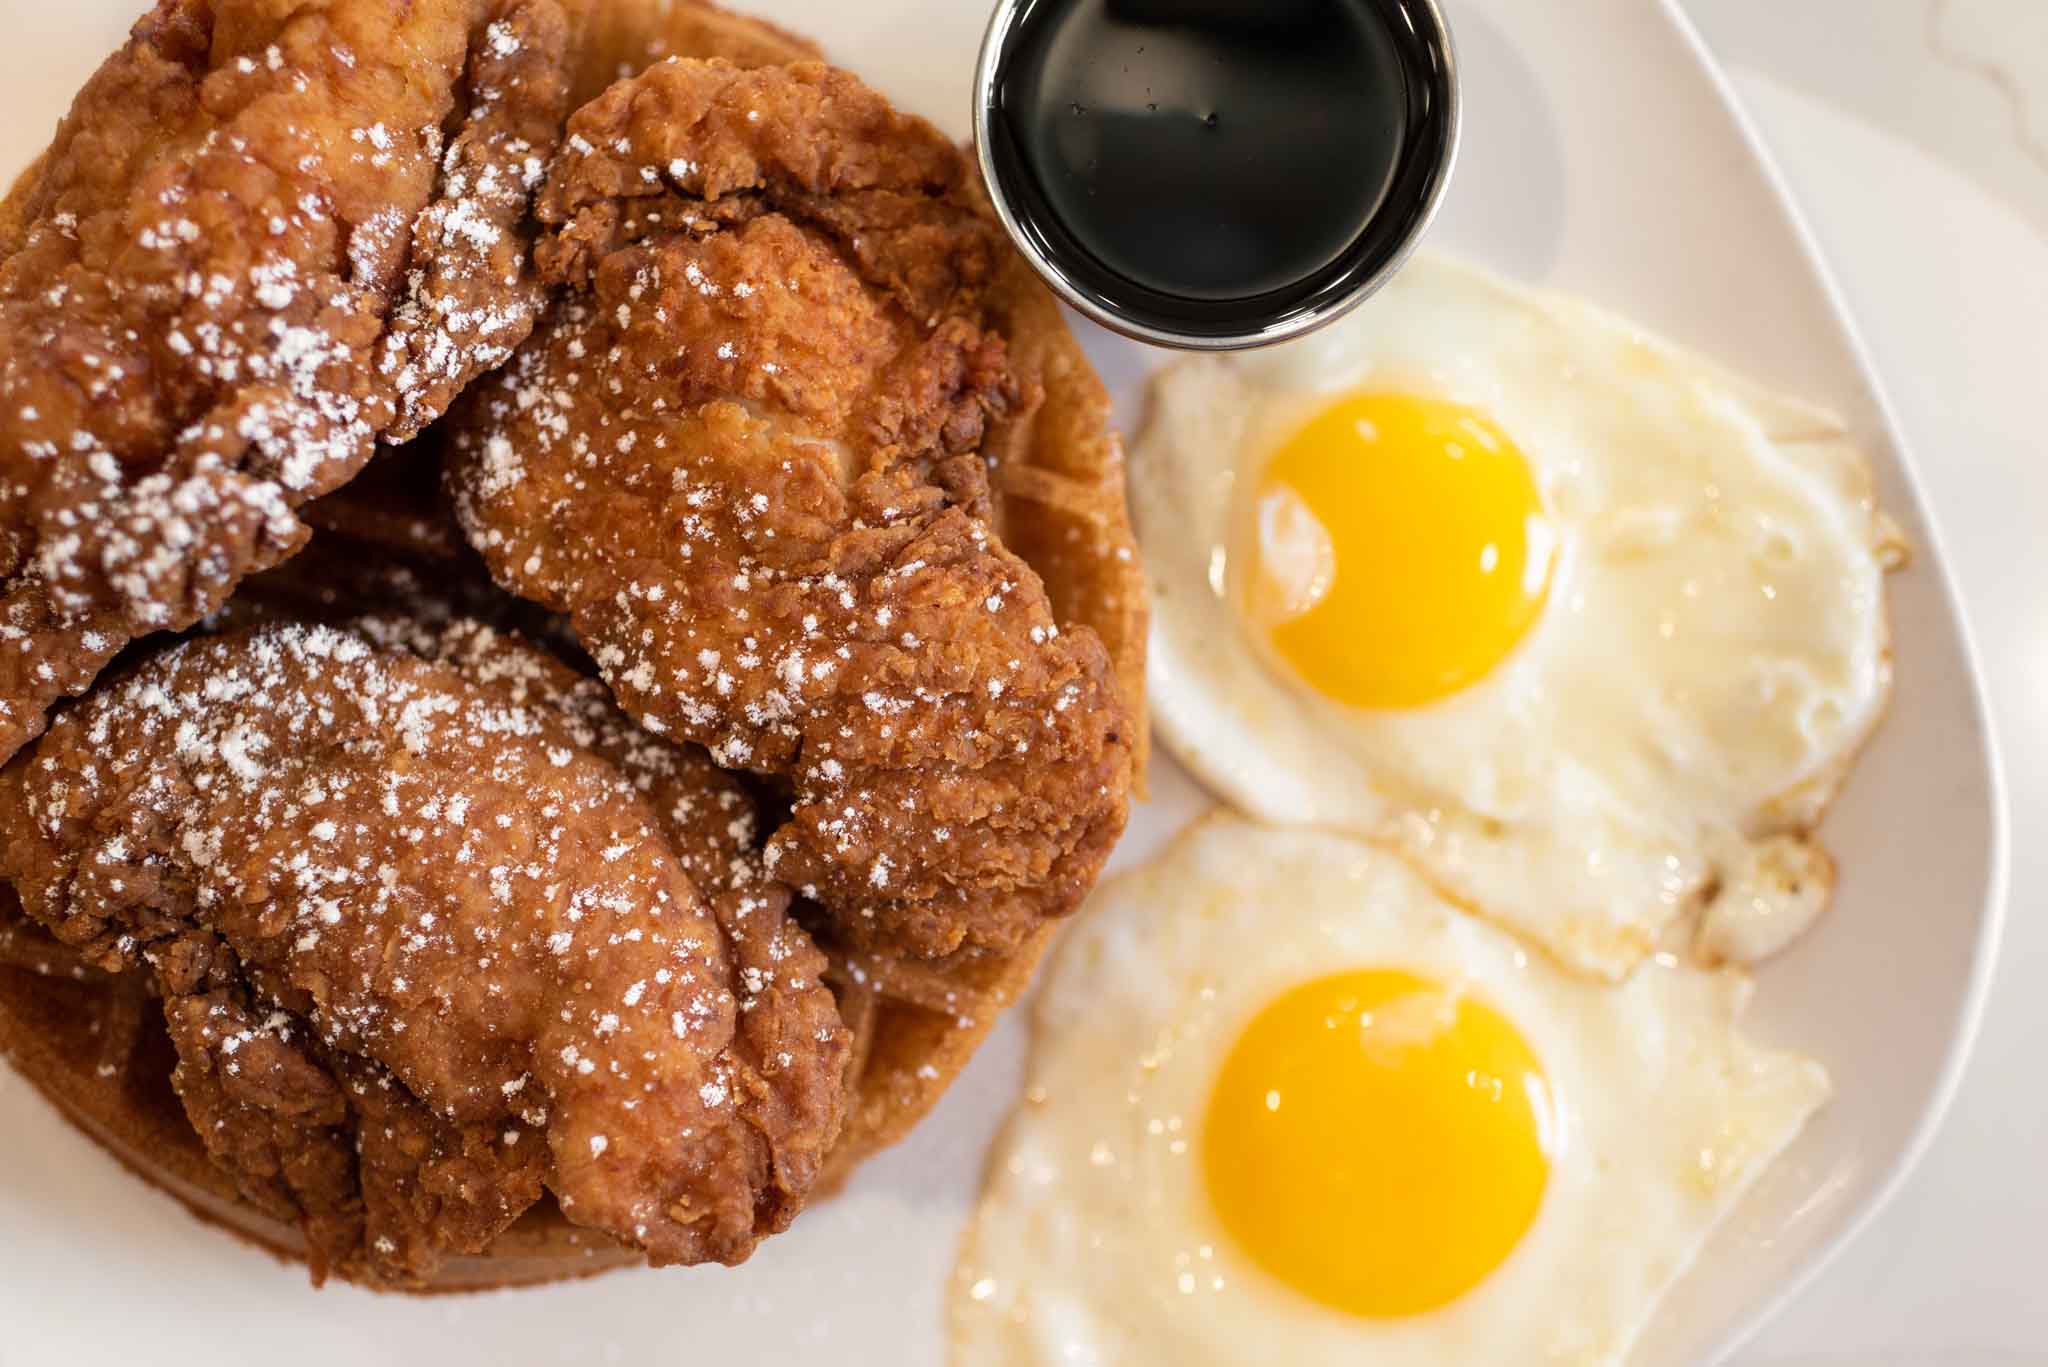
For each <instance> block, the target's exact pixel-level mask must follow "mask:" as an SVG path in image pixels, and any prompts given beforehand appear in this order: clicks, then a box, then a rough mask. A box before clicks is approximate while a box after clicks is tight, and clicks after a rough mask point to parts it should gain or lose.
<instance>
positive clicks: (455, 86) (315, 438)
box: [0, 0, 570, 758]
mask: <svg viewBox="0 0 2048 1367" xmlns="http://www.w3.org/2000/svg"><path fill="white" fill-rule="evenodd" d="M569 3H570V0H306V2H305V3H300V4H295V5H291V6H282V5H277V4H273V3H267V2H266V0H160V3H159V4H158V5H157V7H156V8H155V10H153V11H152V12H151V13H150V14H148V15H146V16H145V17H144V18H143V19H142V20H141V21H140V22H139V23H138V24H137V25H136V26H135V29H134V32H133V34H132V36H131V37H130V39H129V42H128V44H127V45H126V47H124V48H123V49H122V50H121V51H120V52H118V53H116V54H115V55H114V56H113V57H112V58H110V59H109V60H108V61H107V62H106V64H105V65H104V66H102V67H101V68H100V70H99V71H98V73H97V74H95V75H94V76H93V78H92V80H91V81H90V82H89V83H88V84H87V85H86V87H85V88H84V90H82V91H81V92H80V94H79V96H78V98H77V100H76V101H75V102H74V104H73V106H72V109H71V112H70V113H69V115H68V116H67V117H66V118H65V120H64V122H63V124H62V125H61V127H60V128H59V129H58V132H57V137H56V140H55V142H54V143H53V145H52V146H51V147H50V149H49V151H48V152H47V153H45V155H44V156H43V157H42V159H41V160H40V161H39V162H38V163H37V164H36V166H35V167H33V168H31V170H30V172H29V174H28V175H26V176H25V177H24V178H23V180H22V181H21V182H20V184H18V185H17V186H16V188H15V190H14V192H13V194H12V195H10V196H9V198H8V200H7V202H6V204H5V205H4V206H0V758H4V757H5V756H7V755H11V754H12V753H13V752H14V751H15V750H17V749H18V748H20V746H21V745H22V744H23V743H24V742H25V741H27V740H29V739H30V738H32V737H33V736H34V735H36V734H37V732H38V731H40V730H41V728H42V725H43V721H44V717H45V714H46V713H47V711H48V709H49V707H50V705H51V704H52V703H53V702H55V701H56V700H58V699H60V698H62V697H63V696H65V695H67V694H75V693H78V692H80V691H82V690H83V689H84V688H85V687H86V686H87V685H89V684H90V683H91V681H92V679H93V678H94V677H95V675H97V673H98V672H99V671H100V669H101V668H103V667H104V666H105V665H106V663H107V662H108V661H109V660H111V659H112V658H113V657H114V656H115V655H116V654H118V653H119V652H120V651H121V650H122V649H123V647H124V646H126V644H127V643H128V642H129V641H130V640H131V639H133V638H135V637H137V636H139V635H142V634H145V633H148V632H152V631H157V630H164V629H176V628H182V627H184V626H188V625H190V624H191V623H192V622H194V621H196V620H198V619H199V618H201V617H203V616H204V615H206V614H207V613H209V612H211V611H213V610H215V609H216V608H218V607H220V605H221V604H222V603H223V602H224V601H225V600H226V599H227V597H228V596H229V594H231V593H232V592H233V590H234V588H235V586H236V585H237V584H238V583H240V582H241V580H242V579H243V578H244V577H246V576H247V575H249V574H251V573H253V572H256V571H260V570H262V569H265V568H267V567H269V566H271V565H273V564H275V563H277V562H278V561H279V560H281V559H283V558H284V557H286V556H288V555H290V554H291V553H292V552H293V551H295V550H296V549H297V548H298V547H299V545H300V544H301V543H302V542H303V540H304V538H305V528H304V526H303V524H302V523H301V522H300V520H299V519H298V517H297V515H296V513H297V509H298V508H299V507H300V506H301V505H302V504H303V503H305V502H306V501H307V500H308V499H311V498H313V497H316V496H317V495H319V494H321V493H324V492H326V491H327V490H329V489H332V488H334V487H335V486H337V485H339V484H341V483H342V482H344V481H346V480H348V479H349V478H350V477H352V476H353V475H354V474H355V473H356V472H357V471H358V470H360V469H361V468H362V466H363V465H364V463H365V462H366V461H367V460H368V459H369V458H370V455H371V453H372V452H373V450H374V449H375V448H376V445H377V443H378V442H379V441H380V440H382V441H393V442H396V441H403V440H405V439H406V438H408V437H410V436H411V435H413V434H415V433H417V432H418V431H419V430H420V429H421V428H423V427H425V426H426V425H427V424H428V423H429V422H431V421H432V420H433V419H434V418H435V417H436V416H438V414H439V413H440V412H441V410H442V409H443V408H444V407H445V406H446V405H447V403H448V401H449V399H450V398H452V397H453V395H454V394H455V393H456V392H457V391H459V390H460V389H461V388H462V386H463V385H464V384H466V383H467V382H468V381H469V380H470V379H471V378H472V377H474V376H475V375H477V374H478V373H480V372H482V371H484V370H487V369H489V368H490V367H492V366H495V365H497V364H499V363H500V362H502V361H503V360H504V359H505V357H506V356H507V355H508V354H509V353H510V351H511V349H512V348H513V347H514V346H516V345H517V344H518V343H519V342H520V341H521V340H522V339H523V338H524V337H525V335H526V333H527V332H528V330H529V329H530V328H531V326H532V322H533V318H534V316H535V312H536V309H537V306H538V304H539V302H540V294H539V289H538V284H537V282H536V281H535V280H534V279H533V278H532V275H531V272H530V271H529V269H528V258H529V250H528V249H529V241H528V232H527V223H528V207H529V200H530V196H531V193H532V191H533V189H534V187H535V186H536V185H537V184H538V183H539V180H540V177H541V174H542V171H543V169H544V167H545V166H546V164H547V161H548V158H549V156H550V155H551V154H552V153H553V151H554V149H555V145H556V141H557V139H558V138H559V136H560V130H561V124H562V120H563V118H564V117H565V115H566V113H567V102H568V100H569V78H568V69H567V61H568V52H567V44H568V41H569V36H570V26H569V21H568V17H567V14H566V11H565V6H566V5H567V4H569Z"/></svg>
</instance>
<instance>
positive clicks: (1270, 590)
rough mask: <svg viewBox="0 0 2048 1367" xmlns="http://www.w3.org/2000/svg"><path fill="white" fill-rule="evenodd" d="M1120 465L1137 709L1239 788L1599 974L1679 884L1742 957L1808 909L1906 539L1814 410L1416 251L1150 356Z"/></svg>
mask: <svg viewBox="0 0 2048 1367" xmlns="http://www.w3.org/2000/svg"><path fill="white" fill-rule="evenodd" d="M1131 462H1132V497H1133V507H1134V512H1135V514H1136V520H1137V524H1138V532H1139V538H1140V540H1141V542H1142V543H1143V549H1144V552H1145V557H1146V563H1147V566H1148V568H1149V570H1150V573H1151V576H1152V582H1153V586H1154V604H1153V608H1154V617H1153V620H1154V624H1155V625H1154V630H1153V636H1152V650H1151V668H1150V672H1149V678H1148V685H1149V691H1150V697H1151V702H1152V707H1153V711H1154V715H1155V717H1156V718H1157V721H1158V724H1159V727H1160V731H1161V734H1162V736H1163V737H1164V739H1165V740H1166V742H1167V743H1168V745H1169V747H1170V748H1171V749H1172V750H1173V751H1174V752H1175V753H1176V754H1177V755H1178V756H1179V757H1180V758H1181V759H1182V760H1183V761H1185V762H1186V763H1187V764H1188V765H1189V767H1190V768H1192V769H1194V770H1195V771H1196V772H1197V773H1198V774H1199V775H1201V776H1202V777H1203V778H1204V779H1205V780H1207V781H1208V782H1209V783H1210V784H1211V785H1212V786H1213V787H1215V788H1216V789H1217V790H1219V791H1220V792H1221V793H1223V794H1224V795H1225V796H1227V797H1229V798H1230V799H1231V800H1232V801H1233V802H1234V803H1235V804H1236V805H1237V806H1239V807H1240V808H1242V809H1244V810H1245V811H1247V812H1249V813H1252V814H1254V815H1257V816H1260V817H1262V818H1264V819H1266V820H1269V821H1274V822H1282V823H1290V824H1310V825H1321V826H1331V827H1336V828H1339V829H1345V830H1351V831H1354V832H1357V833H1359V834H1364V835H1370V836H1373V837H1376V838H1379V839H1383V840H1386V841H1388V842H1389V843H1390V844H1392V845H1394V846H1395V847H1396V848H1398V849H1400V850H1401V851H1402V852H1403V853H1404V854H1405V855H1406V856H1407V857H1409V858H1410V859H1412V860H1413V861H1414V862H1415V863H1416V865H1417V867H1418V868H1419V869H1420V870H1421V871H1422V872H1423V873H1424V875H1425V876H1426V877H1428V878H1429V879H1430V881H1431V882H1432V883H1433V884H1434V885H1435V886H1436V887H1437V888H1438V890H1439V891H1441V892H1443V893H1444V894H1445V895H1447V896H1449V897H1451V898H1453V899H1454V900H1456V901H1458V902H1459V903H1460V904H1461V905H1463V906H1466V907H1468V908H1470V909H1473V910H1475V911H1477V912H1479V913H1480V914H1482V915H1484V916H1486V917H1488V918H1490V919H1493V920H1495V921H1497V922H1499V923H1500V924H1502V925H1505V926H1507V927H1509V928H1511V929H1513V930H1515V931H1516V932H1517V933H1519V934H1521V935H1524V936H1526V937H1528V938H1529V939H1531V940H1532V941H1534V942H1535V943H1538V944H1540V945H1542V946H1543V947H1544V948H1545V949H1547V950H1548V951H1549V952H1551V953H1552V954H1554V955H1555V956H1556V957H1557V958H1558V960H1559V961H1560V962H1561V963H1563V964H1565V965H1566V966H1568V967H1570V968H1572V969H1573V970H1575V971H1579V972H1583V973H1588V974H1592V975H1595V976H1600V977H1604V978H1608V979H1610V980H1618V979H1619V978H1621V977H1622V976H1624V975H1625V974H1626V973H1627V972H1628V971H1629V970H1630V969H1631V968H1632V967H1633V966H1634V965H1635V964H1637V963H1638V962H1640V961H1641V960H1642V959H1643V957H1644V956H1646V955H1647V954H1648V953H1650V951H1651V950H1652V948H1653V947H1655V946H1656V945H1658V944H1659V943H1660V939H1661V937H1662V936H1663V934H1664V933H1665V931H1666V930H1667V929H1668V928H1669V927H1670V926H1671V924H1672V923H1673V922H1674V921H1675V920H1677V919H1678V918H1679V917H1680V916H1681V915H1682V914H1683V913H1685V912H1686V911H1688V910H1690V909H1692V908H1695V907H1698V906H1700V905H1702V904H1703V903H1708V906H1707V911H1706V914H1705V916H1704V917H1703V918H1702V922H1701V931H1700V935H1701V948H1702V949H1703V951H1704V952H1705V955H1706V957H1708V958H1709V959H1719V958H1732V959H1739V960H1743V961H1753V960H1755V959H1757V958H1760V957H1762V956H1763V955H1765V954H1768V953H1770V952H1773V951H1774V950H1775V949H1777V948H1779V947H1781V946H1782V944H1783V943H1785V942H1786V941H1787V940H1789V938H1790V937H1791V936H1792V935H1793V934H1795V933H1796V932H1797V930H1798V929H1799V928H1801V927H1802V926H1803V925H1804V924H1805V923H1807V922H1808V921H1810V920H1811V919H1812V917H1813V915H1815V914H1817V912H1818V911H1819V909H1820V908H1821V907H1822V906H1824V905H1825V902H1826V900H1827V896H1828V892H1829V889H1830V888H1831V886H1832V882H1833V867H1832V865H1831V863H1830V862H1829V861H1828V858H1827V856H1826V854H1825V853H1824V852H1823V851H1822V850H1821V849H1820V847H1819V846H1818V844H1817V843H1815V842H1814V841H1813V840H1812V839H1811V837H1810V834H1809V833H1810V831H1811V830H1812V828H1813V826H1814V825H1815V824H1816V823H1817V822H1818V821H1819V818H1820V815H1821V812H1822V810H1823V808H1824V807H1825V805H1826V803H1827V802H1828V800H1829V799H1830V798H1831V797H1832V796H1833V794H1834V792H1835V790H1836V788H1837V786H1838V785H1839V783H1840V781H1841V779H1842V777H1843V775H1844V774H1845V772H1846V770H1847V768H1848V765H1849V763H1850V761H1851V760H1852V759H1853V757H1854V755H1855V752H1856V750H1857V749H1858V747H1859V746H1860V745H1861V744H1862V742H1863V740H1864V739H1865V737H1867V735H1868V734H1869V733H1870V731H1871V729H1872V727H1873V726H1874V725H1875V724H1876V722H1877V720H1878V718H1879V717H1880V715H1881V714H1882V712H1883V708H1884V704H1885V701H1886V698H1887V696H1888V692H1889V686H1890V658H1889V641H1888V630H1887V624H1886V617H1885V606H1884V589H1883V577H1884V572H1885V570H1886V569H1887V568H1889V567H1890V566H1891V565H1893V564H1895V563H1897V562H1898V561H1899V560H1900V559H1901V558H1902V555H1903V551H1902V547H1901V546H1900V544H1899V542H1898V539H1897V536H1896V533H1895V532H1894V531H1892V529H1891V528H1890V524H1889V523H1888V522H1887V521H1886V520H1885V519H1884V518H1883V517H1882V516H1881V515H1880V514H1879V512H1878V511H1877V508H1876V503H1875V498H1874V494H1873V491H1872V485H1871V474H1870V470H1869V467H1868V466H1867V464H1866V463H1865V462H1864V460H1863V459H1862V457H1861V455H1860V453H1859V452H1857V451H1856V450H1855V448H1854V447H1853V446H1851V445H1850V444H1849V442H1848V440H1847V439H1846V437H1845V435H1844V433H1843V430H1842V427H1841V424H1840V423H1839V422H1838V421H1836V420H1835V419H1833V418H1831V417H1829V416H1828V415H1826V414H1824V413H1822V412H1820V411H1818V410H1815V409H1813V408H1810V407H1808V406H1806V405H1803V404H1798V403H1794V402H1791V401H1787V400H1783V399H1779V398H1776V397H1773V396H1771V395H1768V394H1765V393H1763V392H1762V391H1760V390H1758V389H1757V388H1755V387H1754V386H1751V385H1749V384H1746V383H1744V382H1742V381H1740V380H1738V379H1735V378H1734V377H1732V376H1730V375H1728V374H1727V373H1725V372H1723V371H1721V370H1720V369H1718V368H1717V367H1714V366H1713V365H1711V364H1709V363H1707V362H1705V361H1702V360H1700V359H1698V358H1696V357H1693V356H1691V355H1688V354H1686V353H1684V352H1682V351H1679V350H1678V349H1676V348H1674V347H1672V346H1670V345H1667V344H1665V343H1663V342H1660V341H1658V340H1656V339H1654V338H1651V337H1648V336H1645V335H1644V334H1643V333H1641V332H1640V331H1638V330H1637V329H1635V328H1633V327H1631V326H1630V325H1628V324H1627V323H1625V322H1623V321H1621V320H1619V319H1617V318H1614V317H1612V316H1609V315H1607V314H1604V313H1601V312H1599V311H1597V310H1595V309H1593V308H1591V307H1588V306H1586V305H1584V304H1581V303H1579V302H1577V301H1574V300H1570V299H1565V298H1562V297H1557V296H1552V295H1546V294H1540V293H1536V292H1532V291H1528V290H1525V289H1522V288H1519V287H1515V286H1511V285H1508V284H1506V283H1504V282H1501V281H1498V280H1495V279H1494V278H1492V277H1491V276H1488V275H1486V274H1484V273H1481V272H1479V271H1476V270H1473V269H1471V268H1468V267H1464V266H1461V265H1457V264H1455V263H1453V262H1450V261H1447V260H1445V259H1443V258H1441V257H1435V256H1432V255H1430V254H1427V253H1425V254H1422V255H1421V256H1419V257H1418V258H1417V259H1415V260H1414V261H1413V262H1412V263H1411V264H1409V265H1408V266H1407V267H1405V268H1404V269H1403V270H1402V271H1401V273H1400V274H1399V275H1397V276H1396V277H1395V278H1394V280H1393V281H1392V282H1391V283H1390V284H1389V285H1388V286H1387V287H1386V289H1385V290H1384V291H1382V292H1381V293H1380V294H1379V295H1377V296H1375V297H1374V298H1373V299H1372V300H1370V301H1368V302H1367V303H1366V304H1365V305H1364V306H1363V307H1361V308H1360V309H1358V310H1357V311H1356V312H1355V313H1353V314H1352V315H1350V316H1349V317H1348V318H1345V319H1343V320H1341V321H1339V322H1338V323H1336V324H1333V325H1332V326H1330V327H1329V328H1327V329H1325V330H1324V331H1323V332H1321V333H1319V334H1317V335H1316V336H1314V337H1311V338H1308V339H1305V340H1303V341H1301V342H1297V343H1291V344H1288V345H1285V346H1280V347H1275V348H1271V349H1269V350H1267V351H1264V352H1259V353H1252V354H1247V355H1244V356H1237V357H1230V358H1199V359H1193V360H1188V361H1185V362H1182V363H1179V364H1177V365H1175V366H1173V367H1171V368H1170V369H1168V370H1167V371H1165V372H1164V373H1163V374H1162V375H1161V377H1160V378H1159V380H1158V382H1157V387H1156V389H1155V391H1154V397H1153V404H1152V410H1151V414H1150V417H1149V420H1148V423H1147V426H1146V428H1145V430H1144V432H1143V434H1142V435H1141V437H1140V439H1139V441H1138V442H1137V443H1136V445H1135V446H1134V449H1133V451H1132V458H1131ZM1710 898H1711V902H1710V903H1709V899H1710Z"/></svg>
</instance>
